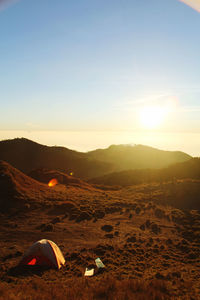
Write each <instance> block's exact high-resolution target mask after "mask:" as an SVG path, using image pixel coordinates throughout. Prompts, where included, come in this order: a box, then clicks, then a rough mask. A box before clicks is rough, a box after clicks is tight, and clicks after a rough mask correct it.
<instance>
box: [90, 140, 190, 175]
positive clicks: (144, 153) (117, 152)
mask: <svg viewBox="0 0 200 300" xmlns="http://www.w3.org/2000/svg"><path fill="white" fill-rule="evenodd" d="M88 157H90V159H95V160H99V161H104V162H107V163H111V164H113V165H115V171H123V170H129V169H145V168H163V167H166V166H169V165H170V164H173V163H178V162H183V161H186V160H188V159H190V158H191V156H190V155H188V154H186V153H184V152H180V151H163V150H158V149H155V148H152V147H148V146H143V145H135V146H131V145H111V146H110V147H109V148H107V149H98V150H95V151H91V152H89V153H88Z"/></svg>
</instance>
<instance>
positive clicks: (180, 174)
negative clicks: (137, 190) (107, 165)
mask: <svg viewBox="0 0 200 300" xmlns="http://www.w3.org/2000/svg"><path fill="white" fill-rule="evenodd" d="M186 178H190V179H200V158H192V159H190V160H188V161H185V162H182V163H177V164H173V165H171V166H169V167H167V168H163V169H136V170H126V171H122V172H115V173H111V174H108V175H104V176H101V177H97V178H93V179H91V180H89V182H91V183H95V184H104V185H121V186H128V185H134V184H141V183H151V182H160V183H162V182H164V181H170V180H172V181H174V180H176V179H186Z"/></svg>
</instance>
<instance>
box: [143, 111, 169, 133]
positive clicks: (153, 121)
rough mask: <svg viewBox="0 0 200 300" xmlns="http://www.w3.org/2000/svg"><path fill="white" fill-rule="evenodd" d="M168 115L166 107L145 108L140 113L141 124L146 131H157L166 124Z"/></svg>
mask: <svg viewBox="0 0 200 300" xmlns="http://www.w3.org/2000/svg"><path fill="white" fill-rule="evenodd" d="M166 115H167V109H166V107H164V106H144V107H143V108H141V110H140V112H139V118H140V123H141V125H142V127H144V128H146V129H155V128H157V127H159V126H160V125H161V124H162V123H163V122H164V120H165V118H166Z"/></svg>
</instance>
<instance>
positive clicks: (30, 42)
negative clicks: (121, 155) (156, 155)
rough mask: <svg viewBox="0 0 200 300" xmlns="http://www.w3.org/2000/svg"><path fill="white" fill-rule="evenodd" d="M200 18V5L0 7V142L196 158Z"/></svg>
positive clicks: (117, 2) (0, 2)
mask: <svg viewBox="0 0 200 300" xmlns="http://www.w3.org/2000/svg"><path fill="white" fill-rule="evenodd" d="M188 4H189V5H188ZM199 12H200V1H198V0H192V1H187V0H184V1H178V0H167V1H165V0H140V1H138V0H74V1H66V0H59V1H54V0H42V1H41V0H34V1H32V0H18V1H17V0H15V1H14V0H13V1H11V0H10V1H9V0H8V1H4V0H0V140H1V139H7V138H14V137H22V136H23V137H27V138H30V139H33V140H35V141H37V142H40V143H42V144H47V145H62V146H66V147H68V148H72V149H76V150H79V151H89V150H92V149H95V148H97V147H98V148H104V147H107V146H109V145H110V144H113V143H115V144H121V143H125V144H138V143H142V144H145V145H149V146H153V147H157V148H160V149H164V150H180V151H185V152H187V153H189V154H191V155H193V156H200V155H199V154H200V59H199V53H200V35H199V30H200V13H199Z"/></svg>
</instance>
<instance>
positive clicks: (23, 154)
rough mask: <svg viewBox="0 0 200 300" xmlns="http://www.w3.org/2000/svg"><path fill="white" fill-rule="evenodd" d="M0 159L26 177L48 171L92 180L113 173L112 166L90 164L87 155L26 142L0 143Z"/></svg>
mask: <svg viewBox="0 0 200 300" xmlns="http://www.w3.org/2000/svg"><path fill="white" fill-rule="evenodd" d="M0 159H2V160H4V161H7V162H8V163H10V164H11V165H12V166H14V167H15V168H17V169H19V170H20V171H22V172H25V173H29V172H30V171H32V170H33V169H39V168H47V169H52V170H58V171H61V172H64V173H68V174H69V173H70V172H71V171H72V172H73V173H74V174H75V176H76V177H81V178H91V177H95V176H100V175H103V174H105V173H108V172H110V170H112V167H111V165H110V164H109V163H104V162H100V161H96V160H92V161H91V160H88V159H87V157H86V155H85V153H81V152H77V151H74V150H69V149H67V148H64V147H48V146H44V145H40V144H38V143H35V142H33V141H30V140H28V139H24V138H20V139H19V138H17V139H13V140H6V141H1V142H0Z"/></svg>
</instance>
